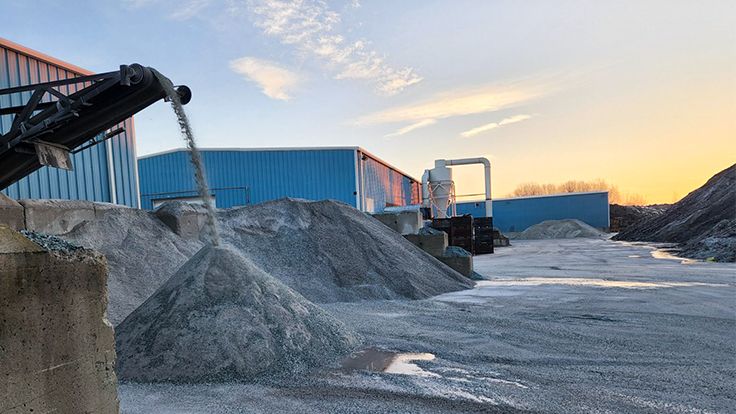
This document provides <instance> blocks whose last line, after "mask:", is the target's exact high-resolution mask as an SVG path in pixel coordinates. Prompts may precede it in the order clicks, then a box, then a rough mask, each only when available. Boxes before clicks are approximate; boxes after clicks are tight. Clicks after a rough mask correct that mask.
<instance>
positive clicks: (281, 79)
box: [230, 57, 299, 101]
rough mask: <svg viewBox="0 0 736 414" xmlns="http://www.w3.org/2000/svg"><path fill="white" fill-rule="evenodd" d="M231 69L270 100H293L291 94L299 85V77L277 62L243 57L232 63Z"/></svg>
mask: <svg viewBox="0 0 736 414" xmlns="http://www.w3.org/2000/svg"><path fill="white" fill-rule="evenodd" d="M230 69H232V70H233V72H235V73H237V74H240V75H242V76H243V77H245V78H246V79H247V80H249V81H252V82H254V83H256V84H258V86H259V87H260V88H261V90H262V91H263V93H264V94H265V95H266V96H268V97H269V98H273V99H279V100H284V101H285V100H289V99H291V96H290V94H289V93H290V92H291V91H292V90H293V89H294V87H296V86H297V84H298V83H299V76H298V75H297V74H296V73H294V72H292V71H290V70H288V69H286V68H284V67H282V66H279V65H278V64H277V63H275V62H271V61H269V60H265V59H258V58H254V57H242V58H240V59H236V60H233V61H231V62H230Z"/></svg>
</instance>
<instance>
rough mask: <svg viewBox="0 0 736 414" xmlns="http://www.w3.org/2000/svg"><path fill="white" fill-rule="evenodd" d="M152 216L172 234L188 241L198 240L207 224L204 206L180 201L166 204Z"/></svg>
mask: <svg viewBox="0 0 736 414" xmlns="http://www.w3.org/2000/svg"><path fill="white" fill-rule="evenodd" d="M154 214H155V215H156V217H157V218H158V219H159V220H161V221H162V222H163V223H164V224H166V225H167V226H168V227H169V228H170V229H171V230H172V231H173V232H174V233H176V234H178V235H179V236H181V237H183V238H185V239H189V240H197V239H199V236H200V234H202V232H203V229H204V227H205V226H206V223H207V211H206V210H205V208H204V206H201V205H193V204H190V203H185V202H181V201H170V202H166V203H164V204H163V205H161V207H159V208H158V209H156V211H155V212H154Z"/></svg>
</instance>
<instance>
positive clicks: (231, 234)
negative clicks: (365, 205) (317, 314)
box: [218, 199, 472, 303]
mask: <svg viewBox="0 0 736 414" xmlns="http://www.w3.org/2000/svg"><path fill="white" fill-rule="evenodd" d="M218 219H219V223H220V228H221V236H222V239H223V242H224V243H226V244H230V245H232V246H234V247H235V249H236V250H237V251H240V252H243V254H245V255H246V256H247V257H248V258H249V259H251V260H252V261H253V262H254V263H256V264H257V265H258V266H260V267H261V268H263V269H266V270H268V272H269V273H270V274H272V275H273V276H274V277H276V278H277V279H279V280H281V281H282V282H284V283H285V284H286V285H288V286H289V287H291V288H292V289H294V290H296V291H297V292H299V293H301V294H302V295H304V297H306V298H307V299H309V300H311V301H313V302H317V303H329V302H353V301H361V300H375V299H423V298H427V297H430V296H435V295H438V294H441V293H445V292H450V291H456V290H460V289H466V288H469V287H471V286H472V282H471V281H470V280H469V279H468V278H466V277H464V276H462V275H460V274H459V273H457V272H455V271H454V270H452V269H450V268H449V267H447V266H445V265H444V264H442V263H441V262H439V261H438V260H437V259H435V258H433V257H432V256H430V255H429V254H427V253H425V252H424V251H422V250H421V249H419V248H418V247H416V246H414V245H413V244H412V243H411V242H409V241H407V240H406V239H404V237H402V236H401V235H400V234H398V233H397V232H395V231H393V230H391V229H390V228H388V227H386V226H385V225H383V224H382V223H381V222H380V221H378V220H376V219H374V218H372V217H370V216H368V215H367V214H365V213H362V212H360V211H358V210H356V209H354V208H352V207H350V206H347V205H345V204H342V203H339V202H335V201H305V200H294V199H281V200H276V201H271V202H267V203H262V204H258V205H254V206H248V207H242V208H237V209H231V210H221V211H220V212H219V214H218Z"/></svg>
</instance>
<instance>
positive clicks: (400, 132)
mask: <svg viewBox="0 0 736 414" xmlns="http://www.w3.org/2000/svg"><path fill="white" fill-rule="evenodd" d="M436 123H437V120H436V119H423V120H421V121H419V122H417V123H414V124H411V125H407V126H405V127H403V128H400V129H398V130H396V131H394V132H392V133H390V134H387V135H385V137H386V138H390V137H398V136H399V135H404V134H408V133H409V132H411V131H414V130H415V129H419V128H424V127H426V126H430V125H433V124H436Z"/></svg>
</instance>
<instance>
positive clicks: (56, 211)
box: [20, 200, 95, 234]
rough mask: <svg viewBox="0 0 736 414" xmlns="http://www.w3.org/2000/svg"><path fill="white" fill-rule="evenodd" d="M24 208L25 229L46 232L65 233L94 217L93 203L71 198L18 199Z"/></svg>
mask: <svg viewBox="0 0 736 414" xmlns="http://www.w3.org/2000/svg"><path fill="white" fill-rule="evenodd" d="M20 204H21V205H22V206H23V208H24V209H25V224H26V229H28V230H32V231H37V232H40V233H46V234H65V233H68V232H69V231H71V230H72V229H73V228H74V226H76V225H78V224H80V223H82V222H84V221H90V220H94V219H95V208H94V203H92V202H89V201H71V200H20Z"/></svg>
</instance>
